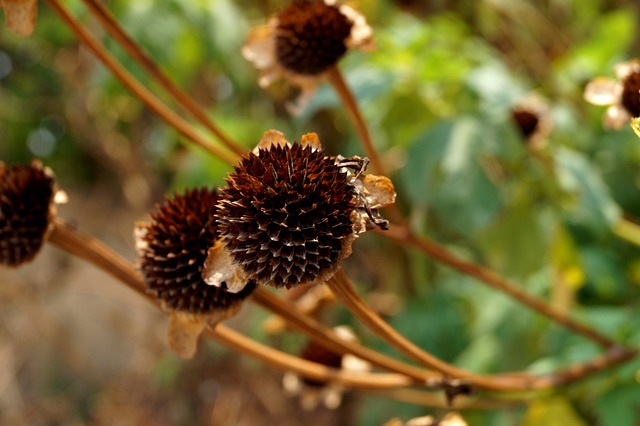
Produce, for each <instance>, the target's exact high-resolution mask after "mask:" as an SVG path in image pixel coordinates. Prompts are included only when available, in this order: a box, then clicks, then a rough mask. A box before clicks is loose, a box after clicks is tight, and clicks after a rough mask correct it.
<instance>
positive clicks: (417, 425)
mask: <svg viewBox="0 0 640 426" xmlns="http://www.w3.org/2000/svg"><path fill="white" fill-rule="evenodd" d="M383 426H467V422H466V421H465V420H464V418H463V417H462V416H461V415H460V414H459V413H456V412H455V411H452V412H450V413H447V414H446V415H445V416H444V417H443V418H441V419H440V420H437V419H436V418H435V417H434V416H422V417H414V418H413V419H410V420H407V421H406V422H403V421H402V420H400V419H397V418H396V419H391V420H389V421H388V422H387V423H385V424H384V425H383Z"/></svg>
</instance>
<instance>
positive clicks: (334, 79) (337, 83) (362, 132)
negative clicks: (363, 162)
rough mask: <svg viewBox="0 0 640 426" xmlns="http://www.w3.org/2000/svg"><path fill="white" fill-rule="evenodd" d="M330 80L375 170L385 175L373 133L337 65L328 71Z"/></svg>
mask: <svg viewBox="0 0 640 426" xmlns="http://www.w3.org/2000/svg"><path fill="white" fill-rule="evenodd" d="M328 78H329V82H330V83H331V85H332V86H333V88H334V90H335V91H336V93H337V94H338V96H339V97H340V100H341V101H342V103H343V104H344V106H345V108H346V110H347V111H348V113H349V118H351V120H352V121H353V123H354V125H355V127H356V130H357V132H358V135H359V136H360V141H361V142H362V144H363V147H364V150H365V152H366V153H367V157H369V159H370V160H371V165H372V166H373V170H374V172H375V173H377V174H379V175H384V168H383V167H382V161H380V156H379V155H378V151H376V149H375V147H374V145H373V141H372V139H371V133H370V132H369V128H368V127H367V124H366V122H365V120H364V118H363V117H362V114H361V113H360V108H358V103H357V102H356V99H355V97H354V96H353V93H351V90H350V89H349V86H347V83H346V82H345V81H344V78H343V77H342V73H341V72H340V69H338V67H337V66H333V67H331V68H330V69H329V71H328Z"/></svg>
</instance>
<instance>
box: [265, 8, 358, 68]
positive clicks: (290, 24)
mask: <svg viewBox="0 0 640 426" xmlns="http://www.w3.org/2000/svg"><path fill="white" fill-rule="evenodd" d="M352 26H353V22H351V21H350V20H349V18H348V17H347V16H346V15H344V14H343V13H342V12H341V11H340V9H339V7H338V6H335V5H329V4H326V3H325V2H323V1H309V0H296V1H294V2H293V3H291V4H290V5H289V6H288V7H287V8H286V9H284V10H283V11H282V12H280V14H278V26H277V29H276V57H277V59H278V62H279V63H280V65H282V66H283V67H284V68H287V69H290V70H292V71H295V72H297V73H299V74H309V75H315V74H319V73H321V72H323V71H325V70H327V69H328V68H329V67H330V66H332V65H334V64H335V63H337V62H338V60H339V59H340V58H341V57H342V56H343V55H344V54H345V53H346V51H347V45H346V40H347V38H348V37H349V35H350V34H351V27H352Z"/></svg>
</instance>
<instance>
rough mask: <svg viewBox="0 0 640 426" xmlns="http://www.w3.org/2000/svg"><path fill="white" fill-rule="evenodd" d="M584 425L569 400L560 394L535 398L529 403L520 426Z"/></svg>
mask: <svg viewBox="0 0 640 426" xmlns="http://www.w3.org/2000/svg"><path fill="white" fill-rule="evenodd" d="M542 425H544V426H586V425H587V423H586V422H585V421H584V420H583V419H581V418H580V416H578V414H577V413H576V411H575V410H574V409H573V407H572V406H571V404H570V403H569V401H568V400H567V399H566V398H564V397H561V396H553V397H550V398H543V399H537V400H535V401H533V402H532V403H531V404H529V408H528V409H527V412H526V413H525V416H524V419H523V420H522V424H521V426H542Z"/></svg>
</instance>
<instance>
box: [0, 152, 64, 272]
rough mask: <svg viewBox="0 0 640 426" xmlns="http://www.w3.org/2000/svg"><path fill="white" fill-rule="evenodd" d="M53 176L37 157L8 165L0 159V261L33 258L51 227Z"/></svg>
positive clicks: (12, 263)
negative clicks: (25, 161)
mask: <svg viewBox="0 0 640 426" xmlns="http://www.w3.org/2000/svg"><path fill="white" fill-rule="evenodd" d="M55 193H56V189H55V177H54V175H53V172H52V171H51V170H50V169H49V168H47V167H43V165H42V163H40V162H39V161H33V162H32V163H31V164H30V165H28V166H26V165H16V166H13V167H8V166H7V165H5V164H4V163H3V162H0V265H6V266H11V267H16V266H18V265H20V264H22V263H25V262H28V261H30V260H32V259H33V258H34V257H35V255H36V254H37V253H38V252H39V251H40V248H41V247H42V243H43V242H44V240H45V239H46V237H47V234H48V232H49V231H50V230H51V227H52V219H53V216H54V214H55V208H54V195H55Z"/></svg>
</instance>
